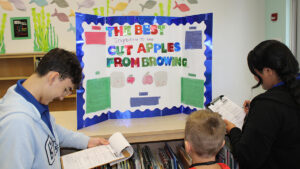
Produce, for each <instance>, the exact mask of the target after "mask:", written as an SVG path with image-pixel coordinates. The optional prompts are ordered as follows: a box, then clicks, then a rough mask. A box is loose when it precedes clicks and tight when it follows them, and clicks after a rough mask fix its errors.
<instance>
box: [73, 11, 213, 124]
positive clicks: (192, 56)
mask: <svg viewBox="0 0 300 169" xmlns="http://www.w3.org/2000/svg"><path fill="white" fill-rule="evenodd" d="M212 20H213V14H212V13H208V14H199V15H193V16H185V17H164V16H112V17H102V16H96V15H89V14H81V13H76V54H77V57H78V59H79V60H80V62H81V66H82V69H83V80H82V86H81V87H80V89H79V90H77V128H78V129H80V128H83V127H87V126H90V125H93V124H95V123H99V122H101V121H104V120H107V119H123V118H144V117H154V116H165V115H172V114H178V113H186V114H189V113H190V112H192V111H194V110H197V109H201V108H204V105H206V104H208V103H209V102H210V101H211V97H212V91H211V85H212V84H211V70H212V22H213V21H212Z"/></svg>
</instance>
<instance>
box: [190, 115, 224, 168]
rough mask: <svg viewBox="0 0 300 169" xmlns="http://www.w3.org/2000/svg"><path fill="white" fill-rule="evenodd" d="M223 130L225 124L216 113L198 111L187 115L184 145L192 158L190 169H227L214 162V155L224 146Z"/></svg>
mask: <svg viewBox="0 0 300 169" xmlns="http://www.w3.org/2000/svg"><path fill="white" fill-rule="evenodd" d="M225 130H226V129H225V123H224V121H223V120H222V118H221V116H220V115H219V114H217V113H214V112H210V111H208V110H199V111H195V112H193V113H192V114H190V115H189V117H188V119H187V121H186V125H185V138H184V144H185V149H186V151H187V153H188V154H189V155H190V156H191V158H192V165H191V166H190V169H201V168H203V169H205V168H207V169H229V167H228V166H227V165H226V164H223V163H217V162H216V155H217V153H218V152H219V150H220V149H221V148H222V147H223V146H224V144H225V140H224V137H225V132H226V131H225Z"/></svg>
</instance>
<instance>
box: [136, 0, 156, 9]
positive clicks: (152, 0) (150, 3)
mask: <svg viewBox="0 0 300 169" xmlns="http://www.w3.org/2000/svg"><path fill="white" fill-rule="evenodd" d="M155 5H156V1H155V0H148V1H147V2H146V3H145V4H144V5H143V4H140V6H141V7H142V11H144V8H146V9H152V8H153V7H154V6H155Z"/></svg>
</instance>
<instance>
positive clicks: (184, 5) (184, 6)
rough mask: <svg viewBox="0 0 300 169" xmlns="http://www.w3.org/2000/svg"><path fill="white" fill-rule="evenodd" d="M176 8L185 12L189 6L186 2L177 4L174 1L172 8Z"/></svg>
mask: <svg viewBox="0 0 300 169" xmlns="http://www.w3.org/2000/svg"><path fill="white" fill-rule="evenodd" d="M176 8H178V9H179V10H180V11H181V12H186V11H189V10H190V8H189V7H188V6H187V5H186V4H178V3H177V2H176V1H175V7H174V8H173V9H176Z"/></svg>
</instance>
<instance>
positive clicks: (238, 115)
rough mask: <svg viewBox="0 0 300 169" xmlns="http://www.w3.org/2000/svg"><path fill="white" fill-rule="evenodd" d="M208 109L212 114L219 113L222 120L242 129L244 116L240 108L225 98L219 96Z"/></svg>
mask: <svg viewBox="0 0 300 169" xmlns="http://www.w3.org/2000/svg"><path fill="white" fill-rule="evenodd" d="M208 108H209V109H210V110H212V111H213V112H217V113H219V114H220V115H221V116H222V118H223V119H227V120H229V121H231V122H232V123H233V124H235V125H236V126H237V127H238V128H240V129H242V126H243V124H244V118H245V115H246V114H245V112H244V110H243V109H242V108H241V107H240V106H238V105H237V104H235V103H234V102H232V101H231V100H230V99H228V98H227V97H225V96H219V97H218V98H216V99H215V100H213V101H212V102H211V103H210V104H209V106H208Z"/></svg>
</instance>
